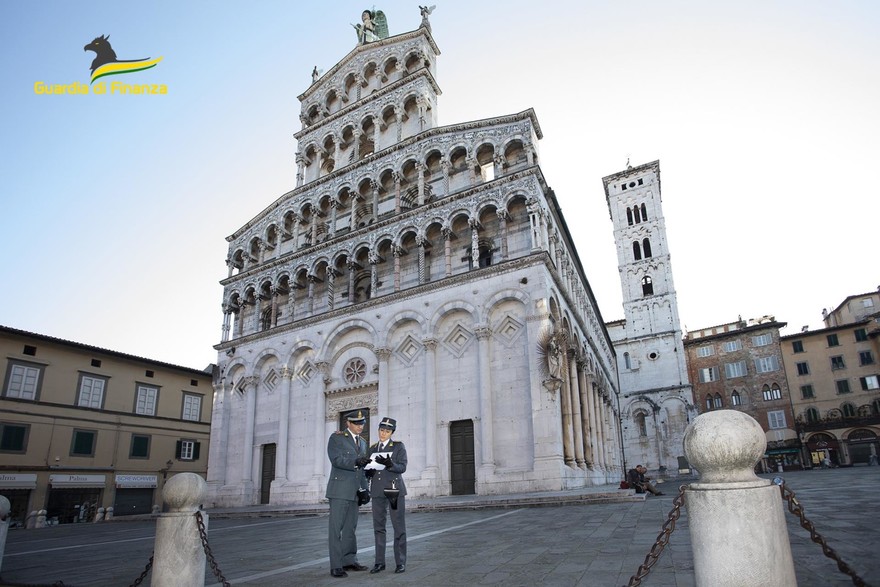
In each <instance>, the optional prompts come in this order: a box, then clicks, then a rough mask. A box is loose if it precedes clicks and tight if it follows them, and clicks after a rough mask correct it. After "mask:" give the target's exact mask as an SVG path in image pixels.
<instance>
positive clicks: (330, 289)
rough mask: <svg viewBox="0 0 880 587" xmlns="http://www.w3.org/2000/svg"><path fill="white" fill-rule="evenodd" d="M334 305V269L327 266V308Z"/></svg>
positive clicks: (329, 308)
mask: <svg viewBox="0 0 880 587" xmlns="http://www.w3.org/2000/svg"><path fill="white" fill-rule="evenodd" d="M335 306H336V269H333V268H332V267H327V310H332V309H333V308H334V307H335Z"/></svg>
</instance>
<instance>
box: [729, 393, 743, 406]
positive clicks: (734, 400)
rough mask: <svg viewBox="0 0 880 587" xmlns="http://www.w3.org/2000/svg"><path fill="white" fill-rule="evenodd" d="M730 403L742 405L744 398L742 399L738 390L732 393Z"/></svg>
mask: <svg viewBox="0 0 880 587" xmlns="http://www.w3.org/2000/svg"><path fill="white" fill-rule="evenodd" d="M730 403H731V404H732V405H734V406H741V405H742V399H740V397H739V392H738V391H736V390H734V392H733V393H731V394H730Z"/></svg>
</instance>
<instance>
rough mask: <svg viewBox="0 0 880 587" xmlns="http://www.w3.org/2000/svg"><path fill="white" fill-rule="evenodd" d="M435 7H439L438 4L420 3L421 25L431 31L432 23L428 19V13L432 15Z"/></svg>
mask: <svg viewBox="0 0 880 587" xmlns="http://www.w3.org/2000/svg"><path fill="white" fill-rule="evenodd" d="M435 8H437V5H436V4H434V5H431V6H421V5H419V12H420V13H421V15H422V24H421V25H420V26H423V27H425V28H426V29H428V30H429V31H430V30H431V23H430V22H429V21H428V15H430V14H431V13H432V12H434V9H435Z"/></svg>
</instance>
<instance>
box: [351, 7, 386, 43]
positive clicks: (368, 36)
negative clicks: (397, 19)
mask: <svg viewBox="0 0 880 587" xmlns="http://www.w3.org/2000/svg"><path fill="white" fill-rule="evenodd" d="M351 26H353V27H354V30H355V31H356V32H357V36H358V45H366V44H367V43H371V42H373V41H378V40H380V39H385V38H387V37H388V20H387V19H386V18H385V13H384V12H382V11H381V10H364V11H363V12H362V13H361V24H353V25H351Z"/></svg>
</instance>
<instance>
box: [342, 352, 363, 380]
mask: <svg viewBox="0 0 880 587" xmlns="http://www.w3.org/2000/svg"><path fill="white" fill-rule="evenodd" d="M342 371H343V374H344V377H345V381H346V382H347V383H360V382H361V381H363V380H364V377H366V376H367V364H366V363H364V360H363V359H359V358H355V359H352V360H350V361H349V362H348V363H346V364H345V367H344V368H343V370H342Z"/></svg>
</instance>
